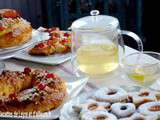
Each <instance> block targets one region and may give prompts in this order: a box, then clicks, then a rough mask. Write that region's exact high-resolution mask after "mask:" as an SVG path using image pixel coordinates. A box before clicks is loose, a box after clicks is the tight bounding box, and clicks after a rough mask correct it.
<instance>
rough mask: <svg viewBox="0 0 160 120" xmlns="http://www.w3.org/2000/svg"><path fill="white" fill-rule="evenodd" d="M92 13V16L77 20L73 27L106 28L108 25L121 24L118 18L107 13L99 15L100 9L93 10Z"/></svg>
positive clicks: (115, 25)
mask: <svg viewBox="0 0 160 120" xmlns="http://www.w3.org/2000/svg"><path fill="white" fill-rule="evenodd" d="M90 14H91V16H86V17H82V18H80V19H78V20H75V21H74V22H73V23H72V25H71V29H81V30H90V29H106V28H107V27H113V28H116V27H117V26H118V25H119V22H118V19H117V18H115V17H112V16H107V15H99V11H98V10H92V11H91V12H90Z"/></svg>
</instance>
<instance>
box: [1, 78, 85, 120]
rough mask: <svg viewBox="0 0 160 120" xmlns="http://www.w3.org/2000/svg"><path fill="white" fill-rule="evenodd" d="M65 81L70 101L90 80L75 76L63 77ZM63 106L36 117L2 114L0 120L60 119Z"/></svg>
mask: <svg viewBox="0 0 160 120" xmlns="http://www.w3.org/2000/svg"><path fill="white" fill-rule="evenodd" d="M61 77H62V78H63V79H64V78H65V81H66V86H67V92H68V99H67V100H66V101H68V100H69V99H71V98H73V97H75V96H77V95H78V93H79V92H80V91H81V90H82V89H83V87H84V86H85V85H86V83H87V80H88V78H87V77H86V76H83V77H79V78H77V77H73V76H67V77H66V76H61ZM61 107H62V106H60V107H59V108H57V109H55V110H51V111H49V112H45V113H41V114H38V115H34V116H26V113H25V114H23V113H22V116H16V115H10V113H5V114H2V113H0V120H1V119H6V120H8V119H9V120H53V119H56V118H58V117H59V113H60V109H61Z"/></svg>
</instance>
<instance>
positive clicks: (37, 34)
mask: <svg viewBox="0 0 160 120" xmlns="http://www.w3.org/2000/svg"><path fill="white" fill-rule="evenodd" d="M41 34H45V33H42V32H39V31H37V30H33V31H32V37H31V39H30V40H29V41H27V42H26V43H25V44H23V45H18V46H14V47H9V48H3V49H0V54H6V53H10V52H13V51H18V50H20V49H23V48H26V47H28V46H29V45H31V44H33V43H34V42H37V41H39V40H40V38H41ZM45 35H46V34H45Z"/></svg>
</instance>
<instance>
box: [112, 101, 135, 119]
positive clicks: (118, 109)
mask: <svg viewBox="0 0 160 120" xmlns="http://www.w3.org/2000/svg"><path fill="white" fill-rule="evenodd" d="M135 110H136V107H135V105H134V104H133V103H114V104H112V106H111V111H112V113H114V114H115V115H116V116H117V117H118V118H123V117H128V116H130V115H132V114H133V113H134V112H135Z"/></svg>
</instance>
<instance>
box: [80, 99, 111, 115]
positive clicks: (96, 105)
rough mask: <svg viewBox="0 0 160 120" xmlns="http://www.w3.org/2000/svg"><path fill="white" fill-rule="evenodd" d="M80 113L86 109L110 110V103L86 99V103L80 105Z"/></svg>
mask: <svg viewBox="0 0 160 120" xmlns="http://www.w3.org/2000/svg"><path fill="white" fill-rule="evenodd" d="M81 106H82V107H81V112H80V113H81V114H83V113H86V112H88V111H108V110H110V106H111V104H110V103H108V102H98V101H95V100H92V99H90V100H88V101H87V103H85V104H83V105H81Z"/></svg>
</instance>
